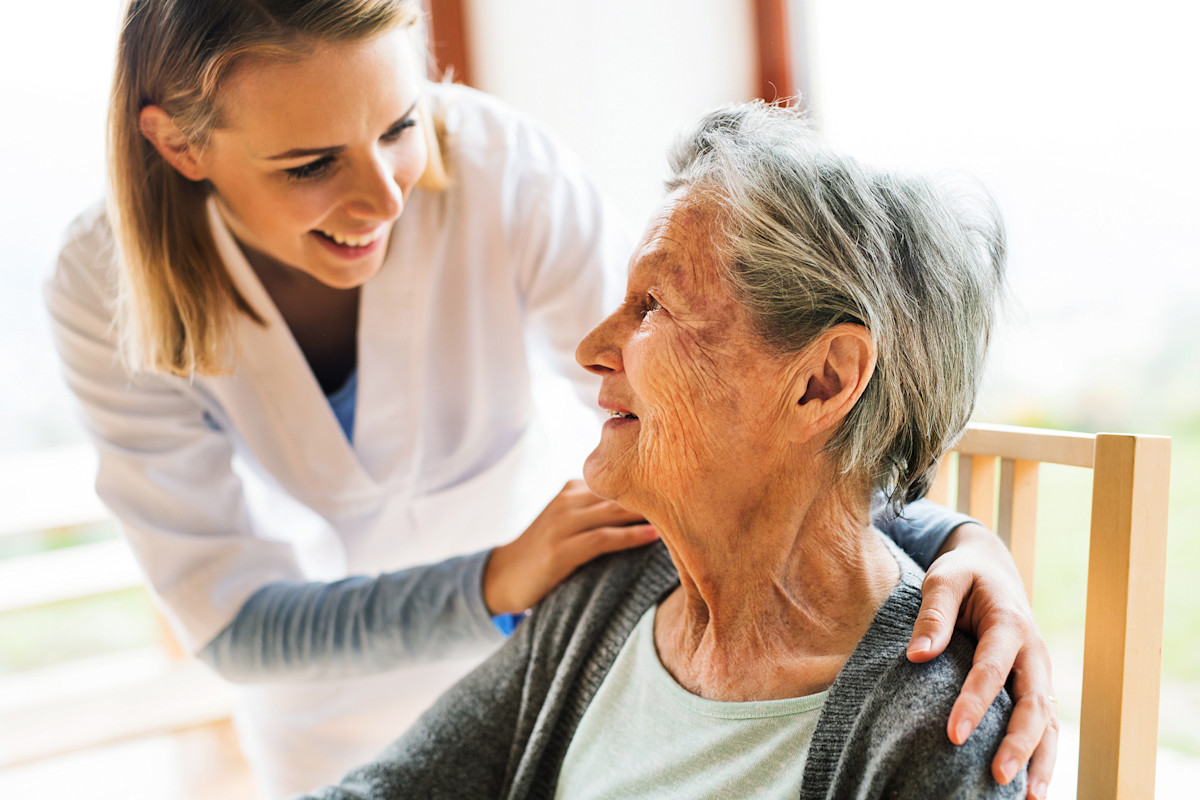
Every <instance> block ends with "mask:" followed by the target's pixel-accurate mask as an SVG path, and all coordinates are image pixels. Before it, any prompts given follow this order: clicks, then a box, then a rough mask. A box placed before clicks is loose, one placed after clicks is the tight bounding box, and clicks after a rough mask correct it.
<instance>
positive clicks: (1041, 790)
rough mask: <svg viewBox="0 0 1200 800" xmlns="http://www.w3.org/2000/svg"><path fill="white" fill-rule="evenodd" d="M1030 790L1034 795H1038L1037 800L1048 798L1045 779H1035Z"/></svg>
mask: <svg viewBox="0 0 1200 800" xmlns="http://www.w3.org/2000/svg"><path fill="white" fill-rule="evenodd" d="M1029 792H1030V794H1032V795H1033V796H1034V797H1036V798H1037V800H1045V798H1046V782H1045V781H1043V780H1036V781H1034V782H1033V785H1032V786H1030V787H1029Z"/></svg>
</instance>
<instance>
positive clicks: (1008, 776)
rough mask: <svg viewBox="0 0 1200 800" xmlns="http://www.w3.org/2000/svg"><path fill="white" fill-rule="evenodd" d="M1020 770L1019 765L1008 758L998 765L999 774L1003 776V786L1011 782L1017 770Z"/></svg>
mask: <svg viewBox="0 0 1200 800" xmlns="http://www.w3.org/2000/svg"><path fill="white" fill-rule="evenodd" d="M1020 768H1021V765H1020V764H1018V763H1017V760H1016V759H1015V758H1010V759H1009V760H1008V761H1005V762H1004V763H1003V764H1001V765H1000V774H1001V775H1003V776H1004V783H1005V785H1007V784H1008V783H1009V782H1011V781H1012V779H1013V775H1016V774H1017V770H1019V769H1020Z"/></svg>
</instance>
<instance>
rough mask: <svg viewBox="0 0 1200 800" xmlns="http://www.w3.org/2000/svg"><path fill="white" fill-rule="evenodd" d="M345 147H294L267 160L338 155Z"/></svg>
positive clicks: (407, 115) (406, 116)
mask: <svg viewBox="0 0 1200 800" xmlns="http://www.w3.org/2000/svg"><path fill="white" fill-rule="evenodd" d="M420 101H421V98H419V97H418V98H417V99H416V100H413V104H412V105H411V106H409V107H408V110H407V111H405V112H404V114H403V115H402V116H401V117H400V119H398V120H396V121H395V122H393V123H392V124H391V125H389V126H388V130H389V131H390V130H391V129H392V128H395V127H396V126H397V125H399V124H400V123H402V122H404V121H406V120H408V119H409V118H411V117H412V115H413V112H414V111H416V110H417V103H419V102H420ZM345 149H346V146H345V145H342V144H339V145H334V146H332V147H294V148H292V149H291V150H287V151H285V152H283V153H278V154H276V155H273V156H267V158H266V160H267V161H291V160H292V159H296V158H308V157H310V156H336V155H337V154H339V153H341V152H342V151H343V150H345Z"/></svg>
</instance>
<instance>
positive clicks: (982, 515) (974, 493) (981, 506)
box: [959, 455, 996, 528]
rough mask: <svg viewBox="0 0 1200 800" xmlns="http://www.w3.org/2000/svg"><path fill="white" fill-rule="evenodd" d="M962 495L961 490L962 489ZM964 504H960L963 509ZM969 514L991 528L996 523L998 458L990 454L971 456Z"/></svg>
mask: <svg viewBox="0 0 1200 800" xmlns="http://www.w3.org/2000/svg"><path fill="white" fill-rule="evenodd" d="M960 497H961V490H960ZM962 508H963V506H959V509H960V510H961V509H962ZM966 511H967V514H969V515H971V516H972V517H974V518H975V519H977V520H979V521H980V522H982V523H983V524H984V525H986V526H988V527H989V528H991V527H994V526H995V525H996V459H995V458H993V457H990V456H979V455H977V456H971V478H970V489H969V491H968V494H967V504H966Z"/></svg>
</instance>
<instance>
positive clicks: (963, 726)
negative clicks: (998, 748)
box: [954, 722, 1007, 766]
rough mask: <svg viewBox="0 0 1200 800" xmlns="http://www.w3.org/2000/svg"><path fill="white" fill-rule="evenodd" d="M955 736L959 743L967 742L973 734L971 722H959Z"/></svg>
mask: <svg viewBox="0 0 1200 800" xmlns="http://www.w3.org/2000/svg"><path fill="white" fill-rule="evenodd" d="M954 736H955V737H956V738H957V739H958V744H963V743H965V742H966V741H967V739H968V738H969V737H970V736H971V723H969V722H960V723H958V727H957V728H955V729H954ZM1006 766H1007V765H1006Z"/></svg>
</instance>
